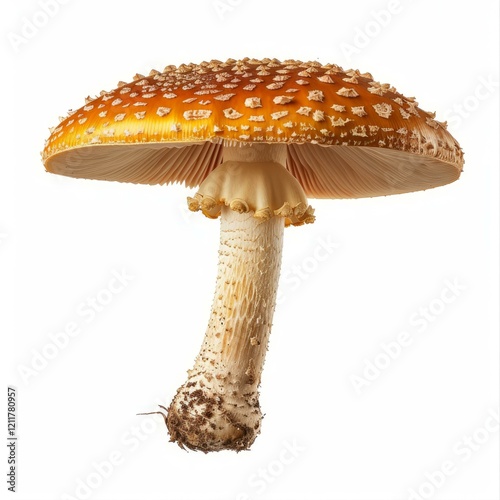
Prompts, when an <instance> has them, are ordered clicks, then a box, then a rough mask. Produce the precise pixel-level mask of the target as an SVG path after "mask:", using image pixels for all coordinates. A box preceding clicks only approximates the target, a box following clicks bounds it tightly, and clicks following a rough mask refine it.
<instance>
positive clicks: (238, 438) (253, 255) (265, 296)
mask: <svg viewBox="0 0 500 500" xmlns="http://www.w3.org/2000/svg"><path fill="white" fill-rule="evenodd" d="M283 228H284V218H283V217H272V218H271V219H269V220H264V221H263V220H261V219H258V218H255V217H253V212H247V213H242V214H240V213H237V212H235V211H233V210H231V209H230V208H228V207H223V208H222V213H221V237H220V249H219V265H218V273H217V285H216V290H215V297H214V302H213V306H212V313H211V316H210V321H209V323H208V328H207V331H206V334H205V340H204V341H203V345H202V347H201V350H200V353H199V354H198V357H197V359H196V362H195V365H194V367H193V369H192V370H190V371H189V372H188V380H187V382H186V383H185V384H184V385H183V386H181V387H180V389H179V390H178V391H177V394H176V396H175V398H174V400H173V401H172V403H171V405H170V407H169V409H168V417H167V426H168V429H169V432H170V435H171V440H172V441H177V442H178V443H179V445H180V446H185V447H188V448H191V449H196V450H202V451H205V452H208V451H218V450H222V449H232V450H244V449H247V448H249V446H250V445H251V444H252V443H253V441H254V439H255V437H256V436H257V434H258V433H259V431H260V424H261V419H262V414H261V411H260V407H259V400H258V396H259V394H258V386H259V383H260V378H261V372H262V367H263V364H264V358H265V354H266V350H267V344H268V339H269V333H270V331H271V325H272V318H273V313H274V307H275V302H276V292H277V287H278V278H279V272H280V265H281V250H282V246H283Z"/></svg>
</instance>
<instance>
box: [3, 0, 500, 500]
mask: <svg viewBox="0 0 500 500" xmlns="http://www.w3.org/2000/svg"><path fill="white" fill-rule="evenodd" d="M56 11H57V12H56ZM30 22H34V23H36V24H38V27H37V26H36V25H35V26H34V27H33V26H31V28H30V27H29V26H28V24H29V23H30ZM1 37H2V38H1V44H0V50H1V53H2V55H1V58H2V59H1V60H2V79H1V81H0V85H1V86H2V102H1V110H2V119H1V128H2V138H3V139H2V153H3V154H2V156H3V158H2V162H1V167H0V308H1V317H0V328H1V337H2V344H3V345H2V386H3V388H4V389H3V390H4V391H5V393H6V388H7V385H13V386H15V387H16V388H17V393H18V435H19V442H18V459H19V465H18V487H17V494H16V495H15V496H14V495H10V494H9V495H10V496H9V497H8V498H18V499H23V500H24V499H70V498H72V499H74V498H78V499H85V498H91V499H139V498H148V499H175V500H183V499H198V500H204V499H217V500H226V499H227V500H246V499H259V500H278V499H304V498H310V499H330V500H337V499H338V500H370V499H380V500H382V499H383V500H396V499H397V500H405V499H410V498H412V497H413V498H433V499H446V500H465V499H467V500H493V499H498V498H499V496H498V495H499V493H498V470H499V468H498V467H499V465H498V457H497V449H498V421H497V420H495V417H494V415H495V412H497V411H498V273H499V271H498V169H499V158H498V137H499V136H498V134H499V131H498V67H497V64H498V56H499V54H498V2H497V1H496V0H491V1H488V0H477V1H475V2H468V3H462V2H456V1H451V0H450V1H440V0H414V1H410V0H406V1H405V0H400V1H399V2H398V1H397V0H390V1H389V0H380V1H378V0H377V1H368V0H357V1H355V2H354V1H353V2H348V1H344V2H336V1H326V0H324V1H320V0H316V1H315V0H308V1H307V2H302V3H299V2H296V3H294V2H290V1H287V2H285V1H269V0H267V1H264V0H222V1H220V2H214V1H212V0H196V1H195V0H186V1H183V2H167V1H166V0H162V1H160V0H158V1H156V0H141V1H137V2H126V1H120V2H119V1H116V0H115V1H98V0H86V1H78V0H66V1H65V2H64V3H63V2H62V1H61V0H59V2H56V4H55V7H54V4H52V11H51V12H50V15H46V14H44V10H43V8H42V2H41V1H40V2H38V1H33V0H29V1H28V0H24V1H22V2H19V1H14V0H7V1H6V2H4V6H3V14H2V20H1ZM245 56H248V57H256V58H262V57H275V58H278V59H282V60H283V59H288V58H294V59H301V60H318V61H320V62H324V63H327V62H331V63H336V64H339V65H341V66H343V67H344V68H345V69H348V68H350V67H354V68H357V69H360V70H361V71H362V72H364V71H369V72H371V73H372V74H373V75H374V77H375V79H377V80H379V81H382V82H389V83H391V84H392V85H394V86H395V87H396V88H397V89H398V90H399V91H401V92H402V93H404V94H405V95H408V96H416V97H417V99H418V101H419V102H420V105H421V107H423V108H424V109H426V110H430V111H433V110H434V111H437V119H438V120H441V121H444V120H448V122H449V129H450V131H451V133H452V134H453V135H454V136H455V137H456V138H457V139H458V141H459V142H460V144H461V146H462V147H463V149H464V151H465V159H466V164H465V171H464V173H463V175H462V177H461V178H460V180H459V181H458V182H456V183H454V184H451V185H448V186H445V187H442V188H439V189H435V190H431V191H427V192H421V193H414V194H408V195H399V196H393V197H386V198H374V199H365V200H335V201H316V200H312V204H313V206H314V207H315V208H316V215H317V221H316V223H315V224H313V225H310V226H305V227H300V228H290V229H287V230H286V234H285V248H284V260H283V265H282V279H281V282H280V293H281V300H280V303H279V304H278V307H277V310H276V314H275V319H274V326H273V332H272V335H271V341H270V346H269V352H268V356H267V360H266V365H265V370H264V374H263V380H262V387H261V406H262V408H263V411H264V412H265V413H266V416H265V419H264V423H263V428H262V433H261V435H260V436H259V437H258V438H257V440H256V442H255V444H254V446H253V448H252V450H251V451H249V452H242V453H239V454H235V453H234V452H220V453H216V454H208V455H204V454H202V453H195V452H189V453H187V452H185V451H182V450H181V449H180V448H178V447H177V446H176V445H175V444H173V443H169V441H168V435H167V432H166V428H165V426H164V423H163V420H162V418H161V417H160V416H158V415H154V416H149V417H140V416H136V413H138V412H141V411H151V410H155V409H156V408H157V406H156V405H157V404H158V403H160V404H165V405H168V403H169V401H170V399H171V397H172V396H173V395H174V393H175V391H176V389H177V387H178V386H179V385H180V384H181V383H182V382H183V381H184V378H185V372H186V370H187V369H188V368H190V367H191V364H192V362H193V360H194V357H195V355H196V354H197V352H198V349H199V346H200V344H201V340H202V337H203V334H204V331H205V326H206V322H207V320H208V315H209V311H210V306H211V301H212V294H213V286H214V281H215V272H216V263H217V249H218V229H219V225H218V222H217V221H210V220H208V219H206V218H204V217H203V216H202V215H200V214H191V213H190V212H188V211H187V210H186V208H185V198H186V196H188V195H192V194H193V192H194V191H193V190H188V189H186V188H184V187H183V186H154V187H150V186H139V185H126V184H119V183H107V182H98V181H86V180H76V179H71V178H63V177H57V176H55V175H51V174H48V173H46V172H45V171H44V168H43V165H42V164H41V161H40V156H39V153H40V151H41V149H42V148H43V143H44V140H45V139H46V138H47V137H48V127H49V126H53V125H55V124H57V117H58V116H59V115H65V113H66V111H67V110H68V109H70V108H73V109H75V108H78V107H79V106H81V105H83V99H84V97H85V96H87V95H89V94H90V95H95V94H98V93H99V91H100V90H102V89H106V90H110V89H112V88H114V87H115V86H116V83H117V82H118V81H119V80H124V81H130V80H131V79H132V76H133V75H134V74H135V73H142V74H148V72H149V70H150V69H152V68H156V69H159V70H161V69H163V67H164V66H165V65H168V64H176V65H178V64H181V63H186V62H201V61H202V60H210V59H212V58H215V59H221V60H224V59H226V58H229V57H232V58H241V57H245ZM322 242H323V244H325V242H333V243H334V245H332V248H331V252H330V253H328V254H327V255H328V257H327V258H322V259H317V258H315V255H318V253H317V251H316V250H317V248H318V245H321V244H322ZM321 255H322V256H324V255H325V253H322V254H321ZM113 272H115V273H124V274H125V276H128V278H126V280H128V281H126V287H124V289H123V291H121V292H120V293H115V294H114V295H113V296H112V300H111V302H110V303H109V304H107V305H105V306H104V307H103V308H102V309H103V310H102V311H99V313H96V314H95V316H91V315H90V313H88V312H85V311H89V306H88V305H87V301H88V300H89V299H92V297H100V298H104V297H107V298H109V293H107V292H106V291H105V290H106V288H107V287H108V283H109V282H110V280H111V279H112V277H113ZM299 273H300V275H301V277H300V276H299ZM450 283H451V284H452V288H449V287H450ZM447 288H448V290H446V289H447ZM442 294H444V295H442ZM442 297H444V298H446V302H445V301H443V299H442ZM425 310H428V311H429V312H428V313H425ZM425 314H427V318H428V319H425ZM72 324H73V326H75V325H74V324H76V327H77V328H78V330H77V332H78V335H73V336H72V337H68V335H67V334H64V333H62V332H64V330H65V329H69V330H70V329H71V328H72ZM405 332H406V338H407V339H410V340H409V345H405V346H404V347H400V348H397V347H395V346H394V342H395V341H396V340H397V339H398V337H399V338H401V336H403V337H405ZM54 339H59V340H58V342H59V344H60V347H57V346H55V344H54V342H55V340H54ZM383 345H385V346H386V348H388V346H392V348H393V358H389V357H388V355H387V354H384V349H383V347H382V346H383ZM49 358H52V359H49ZM370 363H373V366H371V369H369V368H367V367H368V366H370ZM377 366H378V368H377ZM29 370H31V371H29ZM355 377H359V379H355ZM361 377H364V378H365V381H366V383H365V385H363V386H362V387H361V388H360V389H359V390H358V391H357V390H356V388H355V385H354V384H353V381H354V380H358V382H359V380H360V379H361ZM366 377H369V378H370V379H371V380H367V379H366ZM5 400H6V394H5V395H4V396H3V401H5ZM3 404H6V403H3ZM3 408H5V406H3ZM4 414H5V413H4ZM1 425H3V426H5V431H4V434H5V433H6V427H7V424H6V421H5V420H3V423H2V424H1ZM2 448H4V452H2V453H1V454H0V461H1V462H2V464H4V465H3V466H2V469H1V470H2V471H5V472H6V470H7V448H6V447H4V446H2ZM290 449H291V450H292V451H290ZM443 467H444V469H445V472H446V474H445V473H444V472H436V471H440V470H443ZM2 477H5V476H4V475H3V474H2ZM1 491H2V495H3V493H4V492H5V493H6V494H7V493H8V492H7V484H6V482H4V481H2V485H1ZM412 491H414V492H415V493H414V494H413V493H411V492H412ZM6 497H7V495H6Z"/></svg>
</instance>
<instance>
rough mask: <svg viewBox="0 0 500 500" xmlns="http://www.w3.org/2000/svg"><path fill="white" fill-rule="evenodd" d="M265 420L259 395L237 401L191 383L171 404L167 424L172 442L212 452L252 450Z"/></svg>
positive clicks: (182, 389)
mask: <svg viewBox="0 0 500 500" xmlns="http://www.w3.org/2000/svg"><path fill="white" fill-rule="evenodd" d="M248 396H250V395H248ZM261 420H262V414H261V411H260V408H259V403H258V400H257V397H251V396H250V397H248V398H245V399H243V400H239V399H238V401H237V402H236V401H235V400H234V398H224V397H223V396H220V395H218V394H214V392H213V391H212V390H210V389H209V388H203V389H200V388H199V386H198V384H195V383H193V382H187V383H186V384H184V385H183V386H181V387H180V388H179V390H178V391H177V394H176V395H175V397H174V399H173V401H172V403H171V404H170V406H169V408H168V414H167V417H166V424H167V427H168V431H169V433H170V441H175V442H177V444H178V445H179V446H180V447H181V448H189V449H191V450H196V451H203V452H205V453H208V452H211V451H221V450H234V451H241V450H247V449H249V448H250V446H251V445H252V443H253V442H254V441H255V438H256V437H257V435H258V434H259V432H260V422H261Z"/></svg>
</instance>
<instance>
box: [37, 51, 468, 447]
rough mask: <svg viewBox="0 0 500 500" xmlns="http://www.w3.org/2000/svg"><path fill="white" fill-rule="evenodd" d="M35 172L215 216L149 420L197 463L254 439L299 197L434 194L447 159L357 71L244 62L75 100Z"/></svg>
mask: <svg viewBox="0 0 500 500" xmlns="http://www.w3.org/2000/svg"><path fill="white" fill-rule="evenodd" d="M43 161H44V164H45V167H46V169H47V171H49V172H52V173H55V174H61V175H66V176H71V177H83V178H87V179H103V180H114V181H123V182H134V183H144V184H168V183H173V182H179V183H184V184H185V185H186V186H187V187H190V188H194V187H195V186H199V188H198V191H197V193H196V194H195V195H194V196H193V197H190V198H188V204H189V208H190V209H191V210H193V211H198V210H200V211H201V212H202V213H203V214H204V215H206V216H207V217H209V218H218V217H219V216H220V218H221V225H220V231H221V233H220V250H219V264H218V273H217V283H216V290H215V296H214V299H213V306H212V312H211V315H210V319H209V323H208V327H207V330H206V334H205V338H204V340H203V344H202V347H201V350H200V352H199V354H198V357H197V358H196V361H195V363H194V367H193V368H192V369H191V370H189V371H188V378H187V381H186V383H185V384H184V385H182V386H181V387H180V388H179V390H178V391H177V394H176V395H175V397H174V398H173V401H172V403H171V404H170V407H169V408H168V410H167V415H165V421H166V424H167V427H168V430H169V432H170V436H171V441H176V442H177V443H178V444H179V445H180V446H181V447H187V448H190V449H193V450H202V451H204V452H208V451H219V450H222V449H231V450H237V451H239V450H244V449H248V448H249V447H250V445H251V444H252V443H253V441H254V440H255V438H256V436H257V435H258V433H259V432H260V427H261V420H262V414H261V410H260V407H259V400H258V396H259V395H258V389H259V383H260V380H261V373H262V367H263V363H264V358H265V353H266V350H267V345H268V340H269V333H270V330H271V324H272V318H273V313H274V308H275V301H276V293H277V287H278V278H279V272H280V262H281V251H282V244H283V230H284V227H285V226H288V225H293V226H299V225H301V224H304V223H311V222H313V221H314V215H313V209H312V208H311V207H310V205H309V204H308V201H307V198H308V197H309V198H359V197H371V196H384V195H389V194H397V193H406V192H410V191H417V190H424V189H429V188H432V187H436V186H442V185H445V184H448V183H450V182H453V181H455V180H457V179H458V178H459V176H460V173H461V171H462V166H463V155H462V151H461V149H460V146H459V145H458V143H457V142H456V141H455V139H454V138H453V137H452V136H451V135H450V134H449V132H447V130H446V124H445V123H440V122H438V121H437V120H435V117H434V114H432V113H428V112H426V111H423V110H422V109H421V108H420V107H418V103H417V102H416V101H415V99H414V98H408V97H404V96H403V95H402V94H400V93H398V92H397V91H396V90H395V89H394V87H391V86H389V85H388V84H381V83H379V82H376V81H374V80H373V78H372V76H371V75H370V74H369V73H360V72H359V71H356V70H349V71H344V70H343V69H342V68H340V67H339V66H336V65H334V64H324V65H323V64H320V63H318V62H300V61H296V60H287V61H283V62H280V61H278V60H276V59H263V60H256V59H248V58H247V59H243V60H234V59H231V60H228V61H226V62H221V61H215V60H214V61H210V62H203V63H201V64H187V65H181V66H179V67H175V66H168V67H166V68H165V69H164V71H163V72H159V71H152V72H151V73H150V74H149V76H143V75H136V77H135V78H134V81H133V82H132V83H123V82H120V83H119V85H118V87H117V88H116V89H114V90H111V91H109V92H105V91H103V92H101V94H100V96H98V97H94V98H88V99H87V100H86V104H85V106H83V107H81V108H80V109H78V110H77V111H74V112H70V115H69V116H67V117H65V118H63V119H62V121H61V123H60V124H59V125H58V126H57V127H56V128H54V129H53V130H52V133H51V135H50V137H49V139H48V141H47V143H46V145H45V149H44V151H43ZM165 410H166V409H165Z"/></svg>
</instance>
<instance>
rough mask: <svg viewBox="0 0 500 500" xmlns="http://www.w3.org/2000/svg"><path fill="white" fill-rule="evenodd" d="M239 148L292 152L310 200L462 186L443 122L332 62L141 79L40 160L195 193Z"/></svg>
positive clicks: (170, 70) (263, 63) (90, 110)
mask: <svg viewBox="0 0 500 500" xmlns="http://www.w3.org/2000/svg"><path fill="white" fill-rule="evenodd" d="M238 143H244V144H252V143H266V144H269V145H273V144H286V145H287V160H286V165H285V167H286V168H287V169H288V170H289V171H290V172H291V173H292V175H293V176H295V177H296V178H297V179H298V181H299V182H300V183H301V185H302V187H303V189H304V191H305V193H306V195H307V196H308V197H311V198H359V197H365V196H381V195H388V194H396V193H404V192H410V191H418V190H422V189H428V188H432V187H436V186H441V185H444V184H448V183H450V182H453V181H455V180H457V179H458V177H459V176H460V173H461V171H462V167H463V154H462V150H461V148H460V146H459V145H458V143H457V141H456V140H455V139H454V138H453V137H452V136H451V135H450V133H449V132H448V131H447V130H446V124H445V123H440V122H438V121H437V120H435V119H434V114H433V113H428V112H426V111H423V110H422V109H421V108H419V107H418V103H417V102H416V101H415V99H414V98H408V97H404V96H403V95H402V94H400V93H398V92H397V91H396V90H395V89H394V88H393V87H391V86H390V85H388V84H381V83H379V82H376V81H374V80H373V78H372V76H371V75H370V74H369V73H360V72H359V71H357V70H349V71H344V70H343V69H342V68H340V67H339V66H336V65H334V64H320V63H318V62H314V61H313V62H301V61H296V60H287V61H283V62H280V61H278V60H276V59H263V60H256V59H243V60H238V61H237V60H233V59H230V60H228V61H226V62H221V61H215V60H214V61H210V62H203V63H201V64H187V65H181V66H179V67H175V66H167V67H166V68H165V69H164V71H163V72H158V71H152V72H151V73H150V74H149V76H143V75H136V76H135V78H134V81H133V82H132V83H123V82H120V83H119V85H118V87H117V88H116V89H114V90H112V91H109V92H105V91H103V92H101V94H100V96H99V97H95V98H87V100H86V104H85V105H84V106H83V107H81V108H80V109H78V110H77V111H71V112H70V114H69V116H67V117H65V118H63V119H62V121H61V122H60V123H59V125H58V126H57V127H56V128H54V129H52V131H51V135H50V137H49V139H48V140H47V142H46V145H45V148H44V151H43V153H42V157H43V161H44V164H45V167H46V169H47V171H49V172H52V173H57V174H62V175H67V176H71V177H83V178H88V179H102V180H115V181H124V182H135V183H145V184H165V183H172V182H180V183H184V184H185V185H186V186H188V187H195V186H198V185H199V184H200V183H201V182H202V181H203V180H204V179H205V178H206V177H207V175H208V174H209V173H210V172H211V171H212V170H214V169H215V168H216V167H217V166H218V165H219V164H220V163H221V162H222V161H223V159H224V147H227V146H235V145H238Z"/></svg>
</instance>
